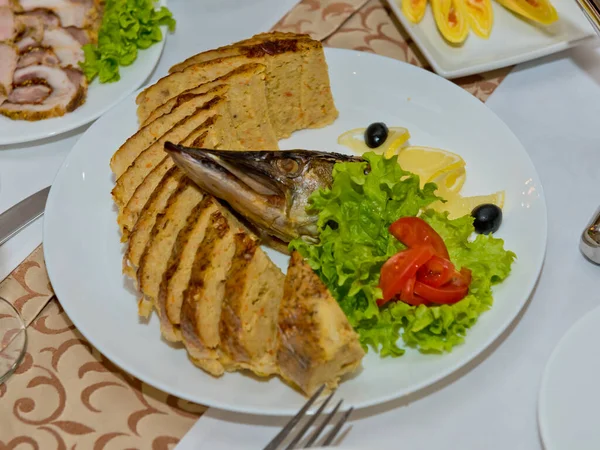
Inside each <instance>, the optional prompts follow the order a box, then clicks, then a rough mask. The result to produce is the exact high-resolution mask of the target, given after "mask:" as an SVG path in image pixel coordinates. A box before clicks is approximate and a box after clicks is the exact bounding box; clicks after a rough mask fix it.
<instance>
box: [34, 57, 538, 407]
mask: <svg viewBox="0 0 600 450" xmlns="http://www.w3.org/2000/svg"><path fill="white" fill-rule="evenodd" d="M325 53H326V57H328V56H329V55H328V54H334V53H346V54H348V55H350V57H365V58H377V59H379V58H384V59H387V60H390V61H393V62H394V63H396V64H401V65H404V66H405V67H406V68H407V70H413V71H417V72H419V73H421V74H422V76H427V77H434V78H438V79H440V80H443V82H444V83H446V85H447V87H448V88H449V89H456V90H457V91H461V92H462V93H464V94H465V95H468V98H470V100H469V101H472V102H474V104H477V105H480V104H481V102H480V101H479V100H478V99H477V98H476V97H474V96H473V95H471V94H469V93H468V92H466V91H465V90H464V89H462V88H461V87H459V86H457V85H456V84H455V83H452V82H451V81H449V80H447V79H444V78H443V77H440V76H438V75H436V74H434V73H432V72H430V71H428V70H426V69H423V68H420V67H417V66H414V65H411V64H409V63H406V62H404V61H399V60H396V59H394V58H390V57H387V56H383V55H377V54H371V53H367V52H360V51H357V50H349V49H337V48H327V49H325ZM144 88H145V87H143V88H141V89H139V90H138V91H141V90H142V89H144ZM138 91H136V92H135V93H134V94H131V96H133V95H135V94H136V93H137V92H138ZM461 95H462V94H461ZM131 96H128V97H126V98H124V99H123V100H121V102H119V103H118V104H117V105H115V107H117V106H118V105H120V104H121V103H122V102H125V101H127V100H128V99H129V98H130V97H131ZM466 98H467V97H465V99H466ZM484 106H485V104H484ZM488 110H489V108H488ZM489 112H490V113H491V114H493V115H494V116H495V118H496V119H497V120H498V122H499V125H500V126H502V127H503V128H504V132H505V133H508V134H510V136H511V137H512V138H513V139H514V140H515V141H516V142H518V144H519V145H520V147H521V150H522V157H523V158H526V160H527V162H528V163H529V164H530V166H531V169H532V170H533V175H535V178H534V179H535V180H536V187H537V188H539V189H538V192H539V198H538V201H539V203H540V206H541V208H542V209H541V211H540V215H541V217H542V218H543V222H544V223H543V230H541V233H539V234H538V239H539V240H540V243H541V245H542V251H541V252H540V253H539V254H538V255H537V258H536V260H535V266H536V267H537V270H536V274H535V276H533V277H532V278H531V280H530V283H529V285H528V286H525V287H524V288H523V289H522V290H523V292H525V293H526V295H523V300H522V301H521V302H520V303H519V304H518V307H517V309H516V311H515V313H514V315H511V317H509V318H508V319H507V320H506V321H504V322H503V323H502V326H498V327H497V330H496V331H495V332H494V333H491V335H490V337H489V338H488V339H487V340H485V341H482V343H481V344H480V345H479V346H478V349H477V350H476V351H473V352H471V354H469V355H468V356H467V357H465V358H464V359H462V360H459V361H457V362H455V363H454V364H451V365H448V366H446V368H445V370H443V371H441V372H439V373H437V374H436V375H432V376H431V377H429V378H426V379H424V380H422V381H420V382H419V383H415V384H414V385H413V386H411V388H410V389H405V390H403V391H397V392H394V393H393V394H390V395H388V396H386V397H379V398H377V399H376V400H368V401H364V402H362V403H360V404H358V405H354V406H355V409H365V408H370V407H373V406H376V405H382V404H387V403H389V402H392V401H394V400H397V399H400V398H403V397H405V396H407V395H410V394H412V393H415V392H419V391H421V390H423V389H424V388H426V387H428V386H431V385H433V384H435V383H437V382H442V381H443V380H445V379H446V378H448V377H449V376H450V375H451V374H453V373H455V372H456V371H457V370H459V369H460V368H462V367H464V366H466V365H467V364H469V363H470V362H471V361H473V360H474V359H475V358H477V357H478V356H480V355H481V354H482V353H484V352H485V351H486V350H487V349H488V348H489V347H490V346H491V345H492V344H493V343H494V342H496V341H497V340H498V339H499V338H500V337H501V336H502V335H503V333H504V332H505V331H506V330H507V329H509V327H510V325H511V324H512V323H513V322H515V321H516V320H517V318H518V316H519V313H520V312H521V311H522V310H523V308H524V306H525V305H526V304H527V303H528V301H529V300H530V298H531V295H532V292H533V290H534V288H535V286H536V285H537V283H538V280H539V277H540V274H541V271H542V268H543V262H544V260H545V257H546V252H547V242H548V208H547V202H546V197H545V193H544V189H543V186H542V181H541V178H540V177H539V174H538V172H537V169H536V168H535V165H534V164H533V161H532V160H531V157H530V156H529V153H528V152H527V150H526V149H525V147H524V146H523V144H522V143H521V141H520V140H519V139H518V137H517V136H516V135H515V134H514V133H513V132H512V130H511V129H510V128H509V127H508V125H506V123H505V122H504V121H503V120H502V119H501V118H500V117H499V116H497V115H496V114H495V113H494V112H493V111H491V110H489ZM100 120H101V119H100ZM100 120H98V122H100ZM93 126H96V122H95V123H94V124H93V125H92V127H93ZM92 127H90V128H89V129H91V128H92ZM89 129H88V130H86V133H87V132H88V131H89ZM80 141H81V140H79V141H78V142H77V143H75V145H74V146H73V149H72V150H71V151H70V152H69V154H68V155H67V157H66V158H65V159H64V161H63V164H62V165H61V167H60V169H59V170H58V172H57V174H56V177H55V180H54V182H53V183H52V187H51V189H50V193H49V195H48V201H47V203H46V210H45V213H44V222H43V242H44V244H45V243H46V242H47V236H48V227H47V223H48V222H47V220H46V217H51V216H52V213H49V214H48V211H49V210H50V209H51V207H52V204H53V203H54V202H55V200H54V197H55V195H56V194H55V192H56V191H55V189H54V185H55V181H56V180H57V179H59V178H60V177H61V176H62V174H63V172H65V171H66V170H67V169H68V167H69V165H70V162H71V158H72V157H73V156H72V155H73V154H74V152H73V150H74V149H75V148H77V147H78V145H79V142H80ZM48 247H50V246H48ZM51 255H52V253H51V252H47V254H46V255H45V258H46V266H47V271H48V276H49V278H50V281H51V282H52V279H53V278H54V275H53V268H52V267H53V265H52V262H51V259H52V256H51ZM53 285H54V284H53ZM57 286H58V285H57ZM58 290H62V287H59V288H55V292H56V296H57V297H60V295H59V293H58ZM63 307H64V306H63ZM492 309H493V308H492ZM64 310H65V312H66V313H67V315H69V314H68V307H64ZM69 318H70V320H71V321H72V322H73V324H74V325H75V326H76V327H77V329H78V330H79V331H80V332H81V334H82V335H83V336H84V337H85V338H86V339H87V340H88V341H89V342H90V343H91V344H92V345H94V346H95V347H96V348H97V349H98V350H99V351H100V352H101V353H102V354H103V355H104V356H105V357H107V358H108V359H110V360H111V361H112V362H113V363H115V364H116V365H117V366H119V367H120V368H121V369H123V370H124V371H126V372H127V373H130V374H131V375H133V376H135V377H136V378H138V379H140V380H141V381H143V382H145V383H147V384H148V385H150V386H154V387H156V388H158V389H160V390H162V391H164V392H168V393H171V394H173V395H176V396H177V397H179V398H182V399H184V400H188V401H191V402H194V403H199V401H198V399H195V398H192V397H190V396H188V395H186V394H185V393H184V392H180V391H179V389H177V386H163V385H162V383H156V382H155V381H149V380H148V377H146V376H145V375H144V374H143V373H139V372H138V371H137V370H136V369H135V368H134V369H133V370H131V369H130V368H129V367H128V366H127V364H126V363H125V362H124V360H122V359H121V358H115V356H114V355H111V356H110V357H109V356H108V355H107V354H106V353H105V352H104V351H102V348H103V346H102V345H97V344H96V343H94V342H93V341H92V340H91V339H89V338H88V336H87V334H86V332H84V331H83V330H82V328H81V327H80V326H79V325H78V324H77V319H73V318H72V317H71V315H69ZM126 366H127V367H128V368H125V367H126ZM198 370H201V369H198ZM202 404H203V405H204V406H209V407H214V408H218V409H222V410H226V411H233V412H238V413H245V414H253V415H265V416H290V415H294V414H295V413H296V412H297V411H296V410H295V409H294V410H290V409H286V408H281V407H278V408H270V409H269V410H266V411H265V410H260V411H257V408H256V407H254V408H250V407H246V406H242V407H235V406H232V405H231V404H229V403H221V402H219V401H211V402H202Z"/></svg>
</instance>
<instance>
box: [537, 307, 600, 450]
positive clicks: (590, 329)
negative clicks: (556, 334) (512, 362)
mask: <svg viewBox="0 0 600 450" xmlns="http://www.w3.org/2000/svg"><path fill="white" fill-rule="evenodd" d="M599 323H600V308H596V309H594V310H592V311H591V312H589V313H587V314H586V315H585V316H583V317H582V318H581V319H579V320H578V321H577V322H576V323H575V325H573V326H572V327H571V328H570V329H569V331H567V333H566V334H565V335H564V336H563V338H562V339H561V340H560V342H559V343H558V345H557V346H556V348H555V349H554V351H553V352H552V355H551V356H550V359H549V360H548V363H547V365H546V368H545V369H544V375H543V377H542V384H541V387H540V397H539V404H538V422H539V426H540V434H541V436H542V440H543V441H544V448H545V449H546V450H563V449H577V450H597V449H598V447H599V444H598V443H599V442H600V427H599V426H598V404H600V384H598V374H600V358H598V351H597V350H596V346H597V344H598V341H600V327H598V324H599Z"/></svg>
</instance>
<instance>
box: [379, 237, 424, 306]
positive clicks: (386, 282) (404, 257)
mask: <svg viewBox="0 0 600 450" xmlns="http://www.w3.org/2000/svg"><path fill="white" fill-rule="evenodd" d="M434 254H435V251H434V249H433V248H432V247H431V246H429V245H422V246H419V247H414V248H409V249H408V250H404V251H401V252H398V253H396V254H395V255H394V256H392V257H391V258H390V259H388V260H387V261H386V262H385V264H384V265H383V266H382V267H381V274H380V276H379V287H380V288H381V290H382V292H383V298H381V299H379V300H378V301H377V304H378V305H379V306H382V305H384V304H386V303H387V302H389V301H390V300H391V299H393V298H394V297H396V296H397V295H402V293H404V295H405V296H407V297H409V300H410V297H411V296H412V288H411V286H410V285H409V286H406V284H407V283H410V282H411V281H410V280H411V279H414V278H415V277H416V275H417V271H418V270H419V268H420V267H421V266H422V265H423V264H425V263H426V262H427V261H429V260H430V259H431V257H432V256H433V255H434Z"/></svg>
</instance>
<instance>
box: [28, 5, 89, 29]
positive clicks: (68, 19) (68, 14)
mask: <svg viewBox="0 0 600 450" xmlns="http://www.w3.org/2000/svg"><path fill="white" fill-rule="evenodd" d="M19 3H20V4H21V7H22V8H23V10H24V11H34V10H36V9H46V10H49V11H52V12H53V13H54V14H56V15H57V16H58V18H59V19H60V24H61V25H62V26H63V27H77V28H85V27H87V26H89V25H91V24H92V23H93V21H94V20H95V17H96V14H97V13H96V10H95V8H94V1H93V0H19Z"/></svg>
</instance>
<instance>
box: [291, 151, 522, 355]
mask: <svg viewBox="0 0 600 450" xmlns="http://www.w3.org/2000/svg"><path fill="white" fill-rule="evenodd" d="M364 159H365V162H362V163H340V164H336V165H335V167H334V170H333V184H332V186H331V188H330V189H322V190H319V191H316V192H315V193H313V195H312V196H311V198H310V201H309V207H308V208H309V211H310V212H311V213H316V214H318V228H319V237H320V243H319V244H309V243H307V242H305V241H303V240H301V239H296V240H294V241H292V242H291V243H290V249H292V250H298V251H299V252H300V253H301V254H302V255H303V256H304V257H306V258H307V259H308V262H309V264H310V265H311V267H312V268H313V269H314V270H315V271H316V272H317V273H318V274H319V276H320V278H321V279H322V280H323V282H324V283H325V284H326V285H327V286H328V288H329V289H330V291H331V292H332V294H333V296H334V297H335V298H336V299H337V301H338V302H339V304H340V306H341V308H342V310H343V311H344V313H345V314H346V316H347V317H348V319H349V321H350V323H351V324H352V326H353V327H354V328H355V329H356V331H357V332H358V333H359V336H360V340H361V343H362V344H363V346H364V347H365V348H367V347H371V348H373V349H374V350H376V351H378V352H380V354H381V355H382V356H400V355H402V354H403V353H404V349H403V348H402V347H400V346H399V345H398V341H399V337H402V340H403V342H404V344H405V346H409V347H414V348H418V349H419V350H420V351H422V352H444V351H450V350H452V348H453V347H454V346H455V345H458V344H460V343H462V342H463V339H464V336H465V334H466V331H467V329H468V328H470V327H471V326H472V325H473V324H474V323H475V322H476V321H477V318H478V317H479V315H480V314H481V313H483V312H484V311H486V310H488V309H489V308H490V307H491V305H492V302H493V298H492V290H491V287H492V285H493V284H496V283H499V282H501V281H502V280H504V279H505V278H506V277H507V276H508V274H509V273H510V268H511V264H512V262H513V260H514V258H515V255H514V253H512V252H510V251H506V250H504V243H503V241H502V240H501V239H497V238H494V237H493V236H489V235H487V236H484V235H478V236H477V237H476V238H475V239H474V240H473V241H472V242H470V241H469V238H470V236H471V235H472V234H473V231H474V229H473V222H472V218H471V217H470V216H464V217H461V218H459V219H456V220H450V219H448V215H447V214H446V213H437V212H434V211H433V210H427V206H428V205H430V204H431V203H433V202H434V201H436V200H439V198H438V197H436V195H435V190H436V186H435V184H431V183H428V184H425V186H424V187H423V188H422V189H421V188H420V181H419V177H418V176H417V175H414V174H412V173H409V172H406V171H404V170H402V168H401V167H400V166H399V165H398V162H397V158H396V157H393V158H390V159H386V158H384V157H383V156H380V155H376V154H374V153H367V154H365V155H364ZM369 167H370V170H367V168H369ZM422 211H425V212H423V213H421V212H422ZM419 214H420V217H421V218H423V219H424V220H425V221H427V222H428V223H429V224H430V225H431V226H432V227H433V228H434V229H435V230H436V231H437V232H438V233H439V234H440V235H441V236H442V238H443V239H444V241H445V243H446V246H447V247H448V251H449V253H450V257H451V259H452V261H453V263H454V264H455V265H456V266H457V267H459V268H460V267H463V266H464V267H467V268H469V269H470V270H471V271H472V276H473V279H472V283H471V286H470V289H469V295H468V296H467V297H465V298H464V299H463V300H461V301H460V302H458V303H456V304H454V305H441V306H433V307H427V306H423V305H421V306H419V307H414V306H410V305H407V304H405V303H402V302H397V303H389V304H388V305H386V306H385V307H384V308H381V309H380V308H379V307H378V306H377V299H379V298H381V290H380V289H379V288H378V284H379V271H380V269H381V266H382V265H383V263H384V262H385V261H386V260H387V259H388V258H389V257H390V256H392V255H393V254H395V253H396V252H398V251H399V250H401V249H402V248H403V246H402V244H401V243H400V242H398V241H397V240H396V239H395V238H394V237H393V236H392V235H391V234H390V233H389V232H388V227H389V226H390V225H391V224H392V223H393V222H394V221H395V220H396V219H398V218H400V217H405V216H416V215H419Z"/></svg>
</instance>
